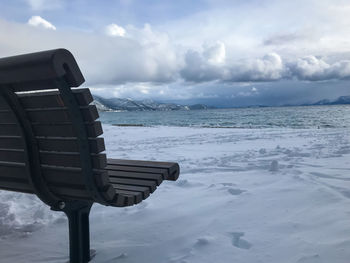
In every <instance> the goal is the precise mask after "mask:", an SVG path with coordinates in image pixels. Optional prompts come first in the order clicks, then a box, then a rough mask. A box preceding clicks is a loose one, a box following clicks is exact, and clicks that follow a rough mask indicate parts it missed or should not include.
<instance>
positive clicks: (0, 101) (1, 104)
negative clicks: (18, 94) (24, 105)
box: [0, 96, 9, 110]
mask: <svg viewBox="0 0 350 263" xmlns="http://www.w3.org/2000/svg"><path fill="white" fill-rule="evenodd" d="M0 110H9V107H8V105H7V102H6V101H5V99H4V97H3V96H0Z"/></svg>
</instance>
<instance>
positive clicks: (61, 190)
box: [49, 185, 92, 200]
mask: <svg viewBox="0 0 350 263" xmlns="http://www.w3.org/2000/svg"><path fill="white" fill-rule="evenodd" d="M49 189H50V190H51V191H52V192H53V193H54V194H56V195H59V196H62V197H69V198H72V199H82V200H92V197H91V196H90V195H89V193H88V192H87V191H86V190H85V189H81V188H73V187H72V186H68V187H67V186H57V185H49Z"/></svg>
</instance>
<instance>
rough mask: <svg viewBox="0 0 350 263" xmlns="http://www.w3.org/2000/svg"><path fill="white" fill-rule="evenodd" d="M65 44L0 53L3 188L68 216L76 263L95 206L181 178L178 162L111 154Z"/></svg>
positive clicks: (118, 203) (83, 255) (138, 197)
mask: <svg viewBox="0 0 350 263" xmlns="http://www.w3.org/2000/svg"><path fill="white" fill-rule="evenodd" d="M83 82H84V77H83V75H82V73H81V72H80V69H79V67H78V65H77V63H76V61H75V59H74V57H73V55H72V54H71V53H70V52H69V51H67V50H65V49H57V50H50V51H44V52H38V53H32V54H26V55H20V56H14V57H7V58H2V59H0V189H3V190H9V191H16V192H22V193H30V194H36V195H37V196H38V197H39V198H40V200H41V201H43V202H44V203H45V204H47V205H48V206H50V207H51V209H52V210H54V211H62V212H64V213H65V214H66V215H67V217H68V221H69V242H70V262H74V263H79V262H88V261H90V234H89V213H90V209H91V206H92V205H93V203H94V202H97V203H99V204H102V205H106V206H115V207H125V206H132V205H134V204H138V203H140V202H141V201H142V200H144V199H146V198H147V197H149V195H150V194H151V193H153V192H154V191H155V190H156V188H157V186H159V185H160V184H161V183H162V181H163V180H171V181H175V180H177V178H178V177H179V172H180V168H179V165H178V164H177V163H170V162H149V161H135V160H119V159H107V158H106V155H105V154H104V153H101V152H103V151H104V150H105V145H104V140H103V138H101V137H99V136H100V135H102V133H103V132H102V127H101V123H100V122H99V121H96V120H97V119H98V117H99V116H98V112H97V109H96V107H95V106H94V105H90V103H91V102H92V101H93V98H92V95H91V93H90V90H89V89H71V87H78V86H80V85H81V84H82V83H83Z"/></svg>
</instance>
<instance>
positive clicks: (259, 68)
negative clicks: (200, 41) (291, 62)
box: [181, 43, 285, 82]
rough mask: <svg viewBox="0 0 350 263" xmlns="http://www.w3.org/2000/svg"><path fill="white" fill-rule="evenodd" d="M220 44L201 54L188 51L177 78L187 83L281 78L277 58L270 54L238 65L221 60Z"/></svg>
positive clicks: (280, 69)
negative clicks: (179, 77)
mask: <svg viewBox="0 0 350 263" xmlns="http://www.w3.org/2000/svg"><path fill="white" fill-rule="evenodd" d="M224 47H225V46H224V44H223V43H217V44H215V45H213V46H208V47H207V48H206V49H204V50H203V51H202V52H198V51H193V50H190V51H188V52H187V53H186V55H185V66H184V68H183V69H182V70H181V76H182V77H183V78H184V79H185V80H186V81H189V82H204V81H213V80H220V81H225V82H226V81H229V82H249V81H274V80H279V79H281V78H282V76H283V73H284V71H285V68H284V65H283V62H282V59H281V57H280V56H279V55H278V54H276V53H270V54H267V55H265V56H264V57H262V58H258V59H244V60H240V61H238V62H236V61H225V48H224Z"/></svg>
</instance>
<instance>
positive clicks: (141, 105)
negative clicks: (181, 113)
mask: <svg viewBox="0 0 350 263" xmlns="http://www.w3.org/2000/svg"><path fill="white" fill-rule="evenodd" d="M93 104H94V105H96V107H97V109H98V110H100V111H118V110H120V111H173V110H198V109H209V108H210V107H208V106H206V105H203V104H196V105H190V106H184V105H179V104H175V103H159V102H155V101H153V100H141V101H137V100H132V99H120V98H111V99H106V98H102V97H99V96H94V102H93Z"/></svg>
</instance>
